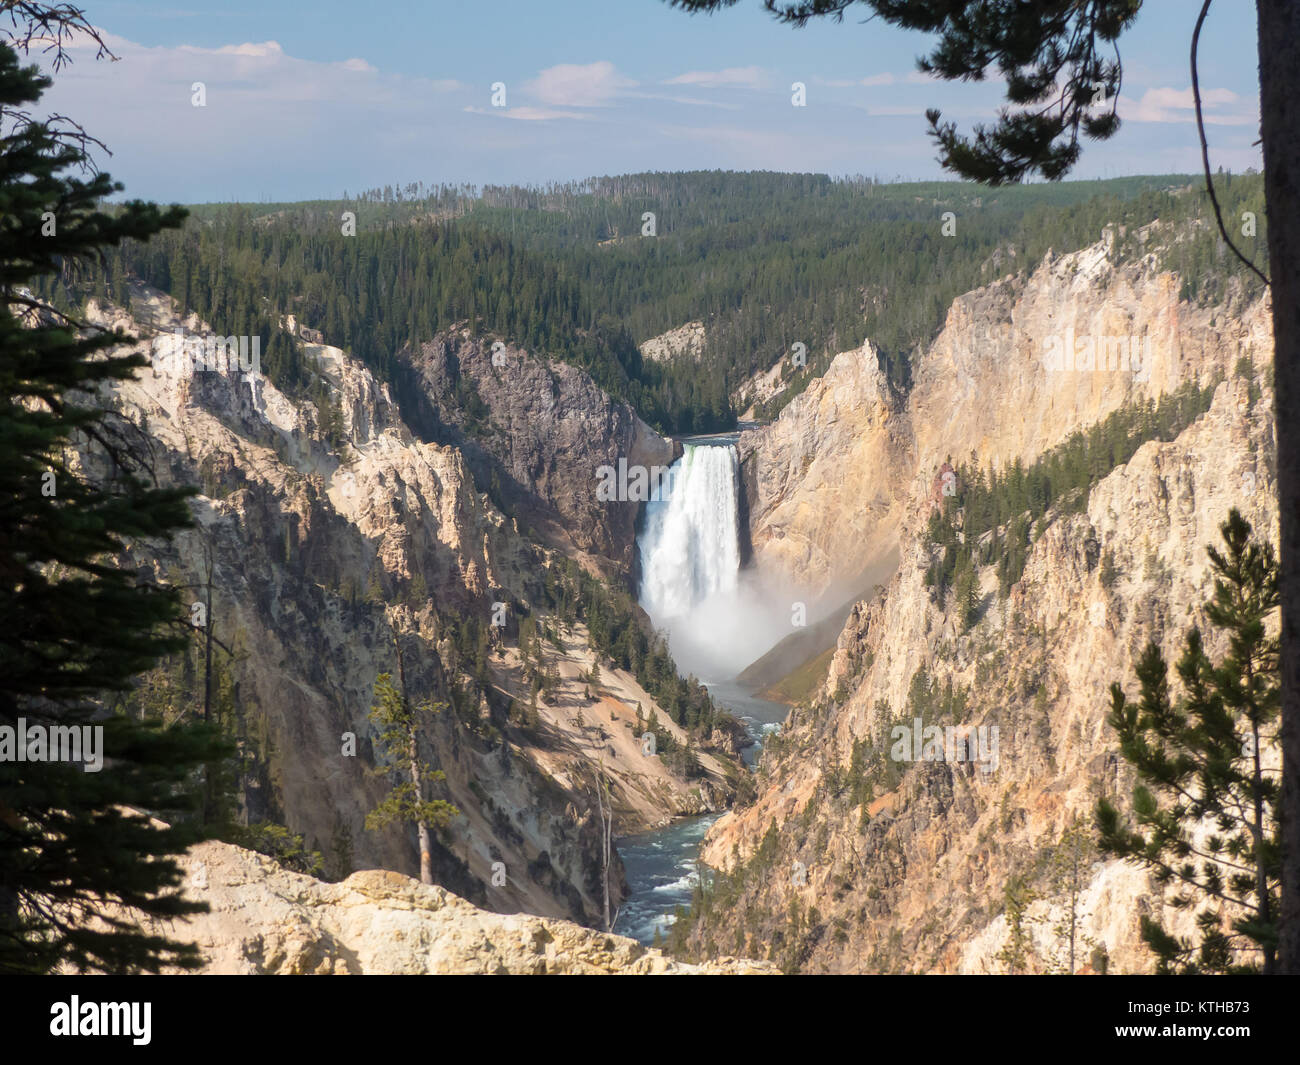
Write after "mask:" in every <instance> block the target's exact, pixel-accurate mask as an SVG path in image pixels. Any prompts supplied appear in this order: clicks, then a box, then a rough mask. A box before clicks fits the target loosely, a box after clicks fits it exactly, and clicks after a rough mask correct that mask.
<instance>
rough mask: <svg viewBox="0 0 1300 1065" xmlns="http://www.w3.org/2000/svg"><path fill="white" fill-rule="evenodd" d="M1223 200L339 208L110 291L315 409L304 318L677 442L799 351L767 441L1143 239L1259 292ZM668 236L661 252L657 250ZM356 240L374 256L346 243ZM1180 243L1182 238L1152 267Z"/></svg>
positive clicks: (230, 233) (677, 184)
mask: <svg viewBox="0 0 1300 1065" xmlns="http://www.w3.org/2000/svg"><path fill="white" fill-rule="evenodd" d="M1218 186H1219V195H1220V198H1221V200H1222V203H1223V208H1224V213H1225V215H1226V216H1227V217H1229V218H1230V219H1234V218H1239V217H1241V216H1242V214H1243V212H1247V211H1250V212H1253V213H1254V216H1255V218H1256V219H1257V220H1258V227H1259V229H1258V239H1259V240H1261V241H1262V239H1263V224H1264V209H1263V187H1262V181H1261V179H1260V177H1259V176H1258V175H1256V174H1247V175H1240V176H1232V175H1221V176H1220V180H1219V183H1218ZM1203 198H1204V193H1203V191H1202V190H1201V189H1200V188H1199V187H1198V186H1197V184H1196V183H1195V182H1194V181H1193V180H1192V179H1191V178H1184V177H1181V176H1166V177H1130V178H1120V179H1115V180H1110V181H1081V182H1066V183H1060V184H1033V185H1023V186H1012V187H1006V188H998V189H991V188H983V187H980V186H974V185H969V184H961V183H957V182H950V183H947V182H945V183H936V182H931V183H913V184H892V185H891V184H882V183H879V182H877V181H874V180H871V179H865V178H856V179H831V178H829V177H826V176H825V175H815V174H776V173H731V172H698V173H684V174H638V175H627V176H623V177H617V178H596V179H591V180H589V181H585V182H580V183H573V184H570V185H556V186H547V187H543V188H518V187H504V188H497V187H492V188H487V189H483V190H476V189H471V188H450V187H445V186H444V187H437V188H433V189H428V188H426V187H424V186H423V185H419V184H413V185H407V186H405V187H399V188H396V189H394V188H393V187H388V188H385V189H379V190H372V191H370V192H366V193H362V194H359V195H357V196H354V197H350V198H346V199H342V200H338V201H313V202H309V203H298V204H266V205H221V204H208V205H200V206H198V207H195V208H193V209H192V214H191V218H190V221H189V223H188V225H187V226H186V227H185V228H184V229H183V230H180V231H169V232H165V233H162V234H160V235H158V236H157V237H155V238H154V239H153V240H152V241H151V242H150V243H149V244H148V245H147V246H146V245H141V244H131V243H128V244H126V245H124V246H123V247H122V248H120V249H115V250H114V251H112V252H110V253H109V258H108V259H107V261H106V264H105V272H104V273H103V274H102V275H99V276H97V277H94V278H91V279H89V280H90V283H91V284H92V285H93V286H94V288H95V289H97V290H98V291H99V292H100V293H101V294H105V295H109V294H112V295H117V296H118V297H119V299H120V298H121V296H122V294H123V292H124V281H125V279H126V278H127V277H128V276H134V277H138V278H140V279H141V280H144V281H146V282H148V283H149V284H151V285H154V286H156V287H158V288H160V289H162V290H164V291H166V292H169V293H171V294H172V295H173V296H175V297H176V298H177V299H178V300H179V301H180V302H181V303H182V304H183V305H185V306H186V307H188V308H190V309H192V310H194V311H196V312H197V313H198V314H199V315H201V316H202V317H203V318H204V319H205V320H207V321H208V322H209V323H210V324H211V325H212V326H213V328H214V329H216V330H217V331H218V332H219V333H221V334H222V335H232V334H233V335H252V334H255V333H256V334H260V335H261V337H262V350H263V353H264V354H263V368H264V369H265V370H266V371H267V372H268V374H269V375H270V376H271V378H272V380H274V381H275V382H276V383H277V384H278V385H280V386H281V387H283V388H286V389H288V390H289V391H291V392H302V391H310V390H311V389H312V386H313V376H314V375H313V372H312V370H311V369H310V368H309V367H305V366H304V365H303V363H302V360H301V357H300V354H299V352H298V350H297V346H296V345H295V343H294V342H293V341H292V340H291V339H290V337H289V336H287V335H286V334H285V333H283V332H282V331H281V330H280V329H279V326H278V323H279V321H280V319H281V317H282V316H283V315H285V314H290V313H292V314H294V315H296V316H297V318H298V320H299V321H300V322H301V323H302V324H304V325H307V326H310V327H312V328H314V329H319V330H320V331H321V332H322V333H323V335H324V339H325V340H326V342H328V343H331V344H334V345H336V346H339V347H343V348H346V349H349V350H351V351H353V352H354V353H355V354H356V355H358V356H359V357H360V358H361V359H363V360H364V361H365V362H366V364H367V365H368V366H370V367H371V368H372V369H373V370H375V371H376V372H377V373H378V374H379V375H380V376H381V377H382V378H383V379H385V380H392V379H393V377H394V374H393V372H392V371H393V367H394V360H396V359H398V358H400V357H401V352H402V349H403V348H404V347H406V346H408V345H413V344H418V343H419V342H421V341H424V340H428V339H430V338H431V337H432V336H433V335H434V334H435V333H437V332H439V331H442V330H447V329H450V328H452V327H468V328H469V329H470V330H471V331H473V332H475V333H477V334H490V335H494V336H500V337H503V338H505V339H507V340H510V341H514V342H517V343H519V344H522V345H523V346H525V347H526V348H528V349H529V350H530V351H532V352H534V353H536V354H538V355H544V356H547V357H550V358H556V359H561V360H564V361H567V362H571V363H574V364H576V365H578V366H580V367H582V368H583V369H585V370H587V371H588V372H589V373H590V374H591V375H592V376H593V378H594V379H595V380H596V381H597V382H598V383H599V384H600V385H601V386H602V387H604V388H605V389H606V390H608V391H609V392H610V393H612V394H613V395H616V396H618V397H620V398H623V399H626V400H627V401H628V402H629V403H631V404H632V405H633V406H634V407H635V408H636V409H637V411H638V412H639V413H640V414H641V415H642V417H644V418H645V419H646V420H647V421H649V422H650V423H651V424H653V425H655V426H656V427H657V428H659V429H660V430H662V431H665V432H673V433H691V432H707V431H714V430H719V429H725V428H731V427H732V426H733V425H734V423H735V417H736V413H737V412H736V411H735V410H734V409H733V407H732V401H731V397H732V396H733V395H734V394H735V391H736V389H737V388H738V386H740V385H741V384H742V383H743V382H745V381H746V380H748V379H749V378H750V377H751V376H752V375H753V374H755V373H756V372H761V371H765V370H767V369H769V368H770V367H772V366H773V365H774V364H775V363H776V362H777V361H778V360H780V359H781V358H783V357H784V356H786V355H788V354H789V353H790V351H791V346H792V345H794V344H795V343H803V344H804V345H806V350H807V365H806V366H805V367H802V368H797V367H795V366H793V365H792V364H791V365H789V366H788V372H787V374H786V386H785V388H784V391H783V392H782V393H781V394H779V395H777V396H775V397H774V398H773V399H772V400H771V401H769V402H768V403H767V404H765V405H762V406H760V408H759V410H758V414H759V416H760V418H769V417H772V416H774V415H775V414H776V413H777V412H778V411H779V410H780V408H781V407H782V406H783V405H784V404H785V403H787V402H788V401H789V400H790V399H792V398H793V397H794V396H795V395H797V394H798V393H799V392H800V391H802V389H803V388H804V387H805V386H806V384H807V383H808V381H810V380H812V379H813V378H814V377H816V376H818V375H820V373H822V372H823V371H824V369H825V368H826V366H827V365H828V364H829V361H830V359H831V357H833V355H834V354H835V353H836V352H839V351H844V350H848V349H851V348H855V347H857V346H859V345H860V344H861V343H862V342H863V340H865V339H868V338H870V339H871V340H872V341H873V342H874V343H875V344H876V346H877V347H878V348H879V350H880V352H881V362H882V369H884V370H886V371H887V372H888V374H889V378H890V381H891V382H892V383H893V385H894V386H895V387H896V388H899V389H902V390H905V389H906V388H907V387H908V386H909V384H910V361H911V357H912V355H913V353H914V352H915V351H916V350H917V348H918V346H920V345H924V344H925V343H927V342H929V341H930V340H931V339H932V338H933V336H934V335H935V333H936V332H937V331H938V330H939V328H940V327H941V326H942V323H943V320H944V316H945V315H946V313H947V309H948V307H949V305H950V304H951V302H952V300H953V299H954V298H955V297H956V296H958V295H960V294H961V293H963V292H966V291H969V290H970V289H972V288H976V287H978V286H979V285H981V284H985V283H987V282H989V281H991V280H994V279H995V278H997V277H1001V276H1004V275H1006V274H1008V273H1017V272H1020V271H1023V270H1026V269H1030V268H1032V267H1033V266H1034V265H1035V264H1037V263H1038V262H1039V261H1040V260H1041V258H1042V257H1043V256H1044V255H1045V254H1047V252H1048V251H1049V250H1050V251H1054V252H1056V253H1058V254H1059V253H1063V252H1068V251H1071V250H1074V249H1077V248H1079V247H1083V246H1086V245H1087V244H1090V243H1092V242H1094V241H1096V240H1097V239H1098V238H1099V237H1100V236H1101V234H1102V232H1103V230H1104V229H1106V228H1107V227H1115V228H1116V232H1117V233H1119V232H1121V231H1122V233H1123V235H1122V236H1120V237H1119V239H1118V241H1117V245H1116V248H1117V251H1116V254H1119V255H1122V256H1124V257H1131V256H1136V255H1142V254H1146V253H1148V252H1152V253H1155V254H1156V255H1157V256H1158V258H1159V259H1160V261H1161V263H1162V265H1164V266H1166V267H1168V268H1171V269H1174V270H1178V271H1179V272H1180V273H1181V274H1182V275H1183V276H1184V277H1188V278H1195V279H1196V280H1195V281H1191V280H1189V281H1188V282H1187V283H1186V285H1185V289H1184V293H1183V295H1184V296H1185V297H1187V298H1194V299H1210V298H1213V297H1215V296H1216V295H1217V294H1219V293H1220V291H1221V286H1222V285H1223V284H1224V283H1226V280H1227V278H1228V277H1230V276H1239V277H1241V278H1242V279H1243V281H1245V282H1246V283H1250V278H1249V275H1248V274H1247V273H1246V271H1245V268H1244V267H1243V266H1242V265H1241V264H1240V263H1239V262H1237V261H1236V260H1235V259H1234V258H1233V257H1232V256H1225V255H1224V254H1223V251H1224V249H1223V247H1222V243H1221V241H1220V240H1219V239H1218V236H1217V234H1212V233H1211V232H1210V230H1209V229H1208V228H1207V227H1205V226H1204V225H1203V224H1200V223H1199V219H1200V218H1201V217H1202V216H1203V213H1204V210H1205V204H1204V203H1203V202H1202V200H1203ZM347 212H350V213H351V215H350V216H349V215H347V214H346V213H347ZM948 212H950V213H951V217H950V218H947V217H946V215H947V213H948ZM646 214H653V215H654V226H655V235H654V236H653V237H651V236H642V231H643V226H644V225H645V224H646V223H645V222H643V218H644V216H645V215H646ZM351 216H355V228H356V232H355V235H344V229H345V225H344V221H345V220H346V219H347V218H348V217H351ZM1157 219H1158V220H1160V222H1161V223H1164V224H1168V226H1169V229H1168V230H1167V232H1169V233H1171V234H1175V235H1176V236H1175V237H1174V238H1172V239H1170V240H1168V241H1163V242H1162V241H1161V240H1160V239H1156V240H1154V241H1151V242H1150V244H1145V243H1143V244H1139V243H1138V239H1139V232H1138V231H1139V229H1140V228H1141V227H1143V226H1146V225H1147V224H1148V223H1150V222H1152V221H1154V220H1157ZM945 222H947V224H945ZM47 295H50V296H59V295H60V294H59V293H55V292H53V291H50V292H48V293H47ZM62 295H63V298H64V299H70V298H71V293H65V294H62ZM690 321H701V322H703V323H704V325H705V331H706V338H705V348H704V351H703V353H702V354H701V356H700V358H699V359H698V361H697V360H694V359H692V358H689V357H687V358H679V359H676V360H673V361H672V362H653V361H650V360H646V359H643V358H642V357H641V354H640V352H639V351H638V348H637V345H638V344H640V343H642V342H644V341H645V340H647V339H649V338H650V337H653V336H656V335H658V334H660V333H663V332H666V331H667V330H669V329H672V328H675V327H677V326H680V325H682V324H684V323H686V322H690Z"/></svg>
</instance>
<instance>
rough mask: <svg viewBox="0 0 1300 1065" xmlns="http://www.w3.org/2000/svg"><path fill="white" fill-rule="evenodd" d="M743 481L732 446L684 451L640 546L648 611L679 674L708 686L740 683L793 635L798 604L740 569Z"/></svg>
mask: <svg viewBox="0 0 1300 1065" xmlns="http://www.w3.org/2000/svg"><path fill="white" fill-rule="evenodd" d="M738 472H739V471H738V460H737V457H736V448H735V446H734V445H732V444H731V443H728V442H725V441H724V442H715V443H707V444H704V443H701V444H687V445H685V452H684V454H683V455H682V457H681V458H680V459H678V460H677V462H675V463H674V464H673V466H672V468H671V470H670V471H669V473H668V476H667V478H666V479H665V483H664V489H663V491H662V492H661V493H660V496H661V498H660V499H658V500H651V501H649V502H647V503H646V513H645V523H644V526H643V528H642V531H641V535H640V536H638V537H637V544H638V546H639V547H640V551H641V587H640V602H641V605H642V606H643V607H644V608H645V610H646V613H648V614H649V615H650V617H651V619H652V620H653V621H654V624H655V626H656V628H658V629H660V630H661V631H663V632H664V633H665V634H666V635H667V637H668V646H669V649H670V650H671V651H672V655H673V658H674V659H675V660H676V662H677V667H678V669H679V670H680V671H681V672H682V673H686V674H690V673H693V674H694V675H695V676H696V677H698V678H699V679H700V680H702V681H704V682H705V683H706V684H716V683H719V682H722V681H727V680H730V679H732V678H733V677H735V676H736V674H738V673H739V672H740V671H741V670H743V669H744V668H745V667H746V666H748V665H749V664H750V663H751V662H753V661H754V660H755V659H756V658H758V657H760V656H761V655H762V654H763V653H764V652H766V651H767V650H768V649H769V648H771V647H772V646H773V644H775V643H777V642H778V641H779V640H781V639H783V638H784V637H786V636H788V635H789V634H790V632H791V631H792V630H791V610H792V602H793V599H792V596H793V598H797V595H795V594H794V593H792V590H791V589H789V588H780V587H777V586H776V583H775V582H773V581H771V580H770V579H766V578H765V577H764V576H763V575H762V574H760V573H758V572H757V571H755V570H752V569H746V570H742V569H741V568H740V511H739V497H738Z"/></svg>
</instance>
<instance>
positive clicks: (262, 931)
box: [159, 842, 777, 975]
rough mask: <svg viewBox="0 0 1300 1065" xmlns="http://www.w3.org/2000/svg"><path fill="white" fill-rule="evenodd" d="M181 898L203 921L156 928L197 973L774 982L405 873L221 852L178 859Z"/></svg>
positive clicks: (218, 846)
mask: <svg viewBox="0 0 1300 1065" xmlns="http://www.w3.org/2000/svg"><path fill="white" fill-rule="evenodd" d="M181 864H182V866H183V868H184V870H185V882H184V890H185V893H186V895H188V896H189V897H190V898H194V899H202V900H203V901H205V902H207V903H208V905H209V906H210V907H211V910H210V912H208V913H205V914H198V915H196V916H194V917H193V918H191V919H189V920H188V921H184V922H181V921H177V922H174V923H172V922H169V923H167V924H166V925H165V926H163V927H160V928H159V931H162V932H164V934H166V935H167V936H169V937H170V938H172V939H177V940H181V941H185V942H191V943H195V944H197V946H198V947H199V949H200V951H202V953H203V956H204V958H205V960H206V965H205V966H204V968H203V969H202V970H201V971H202V972H205V973H223V974H229V973H247V974H252V973H266V974H310V973H316V974H349V973H350V974H379V973H409V974H414V973H441V974H451V973H484V974H486V973H502V974H531V973H536V974H545V973H550V974H606V975H623V974H636V975H644V974H659V973H679V974H689V973H706V974H774V973H776V972H777V969H776V967H775V966H773V965H771V964H770V963H768V962H756V961H742V960H736V959H732V958H723V959H719V960H717V961H711V962H707V963H705V964H702V965H688V964H686V963H684V962H677V961H674V960H672V959H671V958H667V957H665V956H664V955H663V954H661V953H660V952H659V951H657V950H652V949H650V948H648V947H644V946H642V945H641V944H640V943H637V942H636V941H635V940H632V939H627V938H625V937H623V936H615V935H607V934H605V933H603V932H595V931H593V930H591V929H589V928H583V927H582V926H581V925H576V924H571V923H570V922H568V921H560V920H552V919H548V918H542V917H532V916H528V915H525V914H499V913H491V912H489V911H487V910H480V909H479V908H478V907H476V906H474V905H472V904H471V903H468V902H466V901H465V900H464V899H462V898H460V897H459V896H457V895H453V894H452V893H451V892H450V891H447V890H446V889H444V888H441V887H436V886H430V885H426V884H421V883H420V882H419V881H418V880H413V879H412V878H411V877H408V876H404V875H402V874H401V873H394V872H388V871H386V870H381V869H370V870H366V871H363V872H357V873H353V874H352V875H351V876H349V877H348V878H347V879H346V880H344V881H342V882H340V883H337V884H329V883H325V882H324V881H321V880H316V879H314V878H312V877H310V876H303V875H302V874H300V873H293V872H289V871H288V870H286V869H284V868H282V867H281V866H280V865H278V864H277V863H276V862H274V861H272V860H271V859H269V858H266V857H263V856H262V855H260V854H256V853H254V852H253V851H247V850H244V849H243V848H241V847H234V846H231V845H230V844H226V843H216V842H209V843H202V844H199V845H198V846H196V847H194V848H193V849H191V850H190V852H189V853H188V854H187V855H185V857H184V858H183V859H182V860H181Z"/></svg>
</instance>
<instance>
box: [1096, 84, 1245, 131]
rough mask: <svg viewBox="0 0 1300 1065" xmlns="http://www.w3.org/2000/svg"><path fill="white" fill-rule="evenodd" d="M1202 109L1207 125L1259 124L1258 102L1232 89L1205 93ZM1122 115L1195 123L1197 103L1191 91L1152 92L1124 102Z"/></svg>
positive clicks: (1167, 89)
mask: <svg viewBox="0 0 1300 1065" xmlns="http://www.w3.org/2000/svg"><path fill="white" fill-rule="evenodd" d="M1223 108H1229V109H1230V110H1227V111H1225V110H1223ZM1201 110H1202V113H1203V114H1204V116H1205V124H1206V125H1207V126H1209V125H1213V126H1249V125H1253V124H1254V123H1255V122H1257V121H1258V117H1257V115H1256V113H1255V110H1254V101H1250V100H1243V99H1242V97H1240V96H1238V95H1237V94H1236V93H1235V92H1233V91H1232V90H1231V89H1206V90H1205V91H1203V92H1202V93H1201ZM1119 113H1120V117H1121V118H1124V119H1126V120H1128V121H1132V122H1194V121H1196V101H1195V99H1194V98H1193V97H1192V90H1191V89H1190V88H1187V89H1171V88H1158V89H1148V90H1147V91H1146V92H1144V93H1143V94H1142V98H1141V99H1139V100H1137V101H1136V102H1135V103H1133V104H1130V105H1128V106H1125V105H1123V104H1122V103H1121V106H1120V110H1119Z"/></svg>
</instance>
